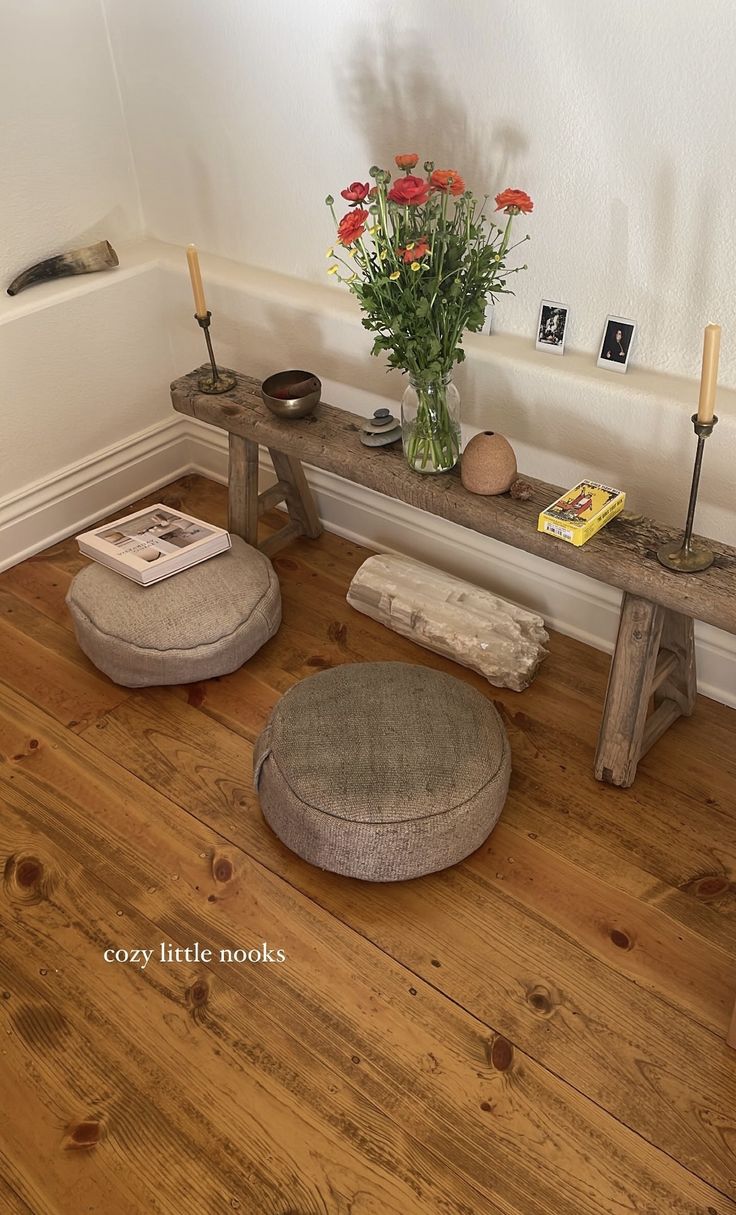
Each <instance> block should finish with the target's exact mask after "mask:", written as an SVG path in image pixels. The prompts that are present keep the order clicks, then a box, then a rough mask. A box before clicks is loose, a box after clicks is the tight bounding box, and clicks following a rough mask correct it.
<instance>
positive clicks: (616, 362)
mask: <svg viewBox="0 0 736 1215" xmlns="http://www.w3.org/2000/svg"><path fill="white" fill-rule="evenodd" d="M635 332H636V323H635V322H634V321H627V320H626V318H625V317H623V316H608V317H606V324H605V326H604V329H603V340H602V342H601V349H600V353H599V355H598V366H599V367H605V369H606V371H620V372H624V371H626V369H627V367H628V365H629V356H630V355H631V347H632V345H633V342H634V333H635Z"/></svg>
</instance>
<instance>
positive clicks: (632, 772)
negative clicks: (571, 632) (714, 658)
mask: <svg viewBox="0 0 736 1215" xmlns="http://www.w3.org/2000/svg"><path fill="white" fill-rule="evenodd" d="M695 696H696V685H695V648H694V638H693V622H692V620H690V618H689V617H687V616H682V615H680V614H679V613H678V612H671V611H667V610H665V609H664V608H661V607H659V606H658V605H657V604H655V603H650V602H649V600H648V599H640V598H638V596H636V595H624V598H623V603H622V605H621V620H620V623H619V630H618V638H617V640H616V649H615V651H614V655H613V659H612V662H611V673H610V676H609V680H608V690H607V692H606V703H605V707H604V710H603V721H602V723H601V729H600V734H599V736H598V749H597V751H596V757H595V775H596V777H597V779H598V780H600V781H604V782H605V783H606V784H609V785H621V786H623V787H628V786H629V785H631V784H632V783H633V781H634V777H635V776H636V768H637V765H638V763H639V760H640V759H641V757H642V755H644V754H646V752H647V751H648V750H649V748H650V747H652V746H653V745H654V743H655V742H656V741H657V739H659V738H661V737H662V735H663V734H664V732H665V730H667V729H668V728H669V726H671V725H672V723H673V722H674V721H676V720H677V718H678V717H680V716H682V715H683V714H684V715H685V716H689V715H690V714H691V713H692V711H693V709H694V707H695ZM652 697H653V698H654V711H653V712H652V714H651V715H650V716H649V717H648V716H647V713H648V709H649V702H650V700H651V699H652Z"/></svg>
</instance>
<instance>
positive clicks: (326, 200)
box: [325, 194, 335, 207]
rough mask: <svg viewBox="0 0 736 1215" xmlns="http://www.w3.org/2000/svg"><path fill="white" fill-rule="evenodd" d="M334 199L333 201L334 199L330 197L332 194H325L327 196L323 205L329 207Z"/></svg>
mask: <svg viewBox="0 0 736 1215" xmlns="http://www.w3.org/2000/svg"><path fill="white" fill-rule="evenodd" d="M334 201H335V200H334V198H333V197H332V195H331V194H328V195H327V198H326V199H325V206H327V207H331V206H332V205H333V203H334Z"/></svg>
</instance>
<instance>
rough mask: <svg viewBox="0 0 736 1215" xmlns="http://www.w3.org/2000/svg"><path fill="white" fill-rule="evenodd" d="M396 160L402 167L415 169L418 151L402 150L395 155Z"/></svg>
mask: <svg viewBox="0 0 736 1215" xmlns="http://www.w3.org/2000/svg"><path fill="white" fill-rule="evenodd" d="M394 160H395V161H396V164H397V165H398V166H399V168H400V169H413V168H414V165H415V164H417V162H418V160H419V156H418V154H417V153H416V152H401V153H400V154H399V155H398V156H394Z"/></svg>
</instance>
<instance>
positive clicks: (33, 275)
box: [8, 240, 119, 295]
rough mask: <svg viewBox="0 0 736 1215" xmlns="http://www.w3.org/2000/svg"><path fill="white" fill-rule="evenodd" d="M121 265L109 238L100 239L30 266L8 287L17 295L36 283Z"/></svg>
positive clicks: (9, 291) (9, 290)
mask: <svg viewBox="0 0 736 1215" xmlns="http://www.w3.org/2000/svg"><path fill="white" fill-rule="evenodd" d="M117 265H119V261H118V255H117V253H116V252H115V250H114V249H113V247H112V245H111V244H110V242H109V240H101V241H98V243H97V244H96V245H87V246H86V248H84V249H73V250H72V251H71V252H70V253H57V254H56V256H55V257H47V258H46V260H45V261H43V262H36V264H35V266H29V267H28V269H27V270H24V271H23V272H22V274H19V275H18V277H17V278H14V279H13V281H12V283H11V284H10V286H9V287H8V295H17V294H18V292H19V291H24V290H25V288H26V287H32V286H33V285H34V283H48V282H50V280H51V279H54V278H67V276H68V275H70V274H94V272H95V271H96V270H109V269H111V268H112V267H113V266H117Z"/></svg>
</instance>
